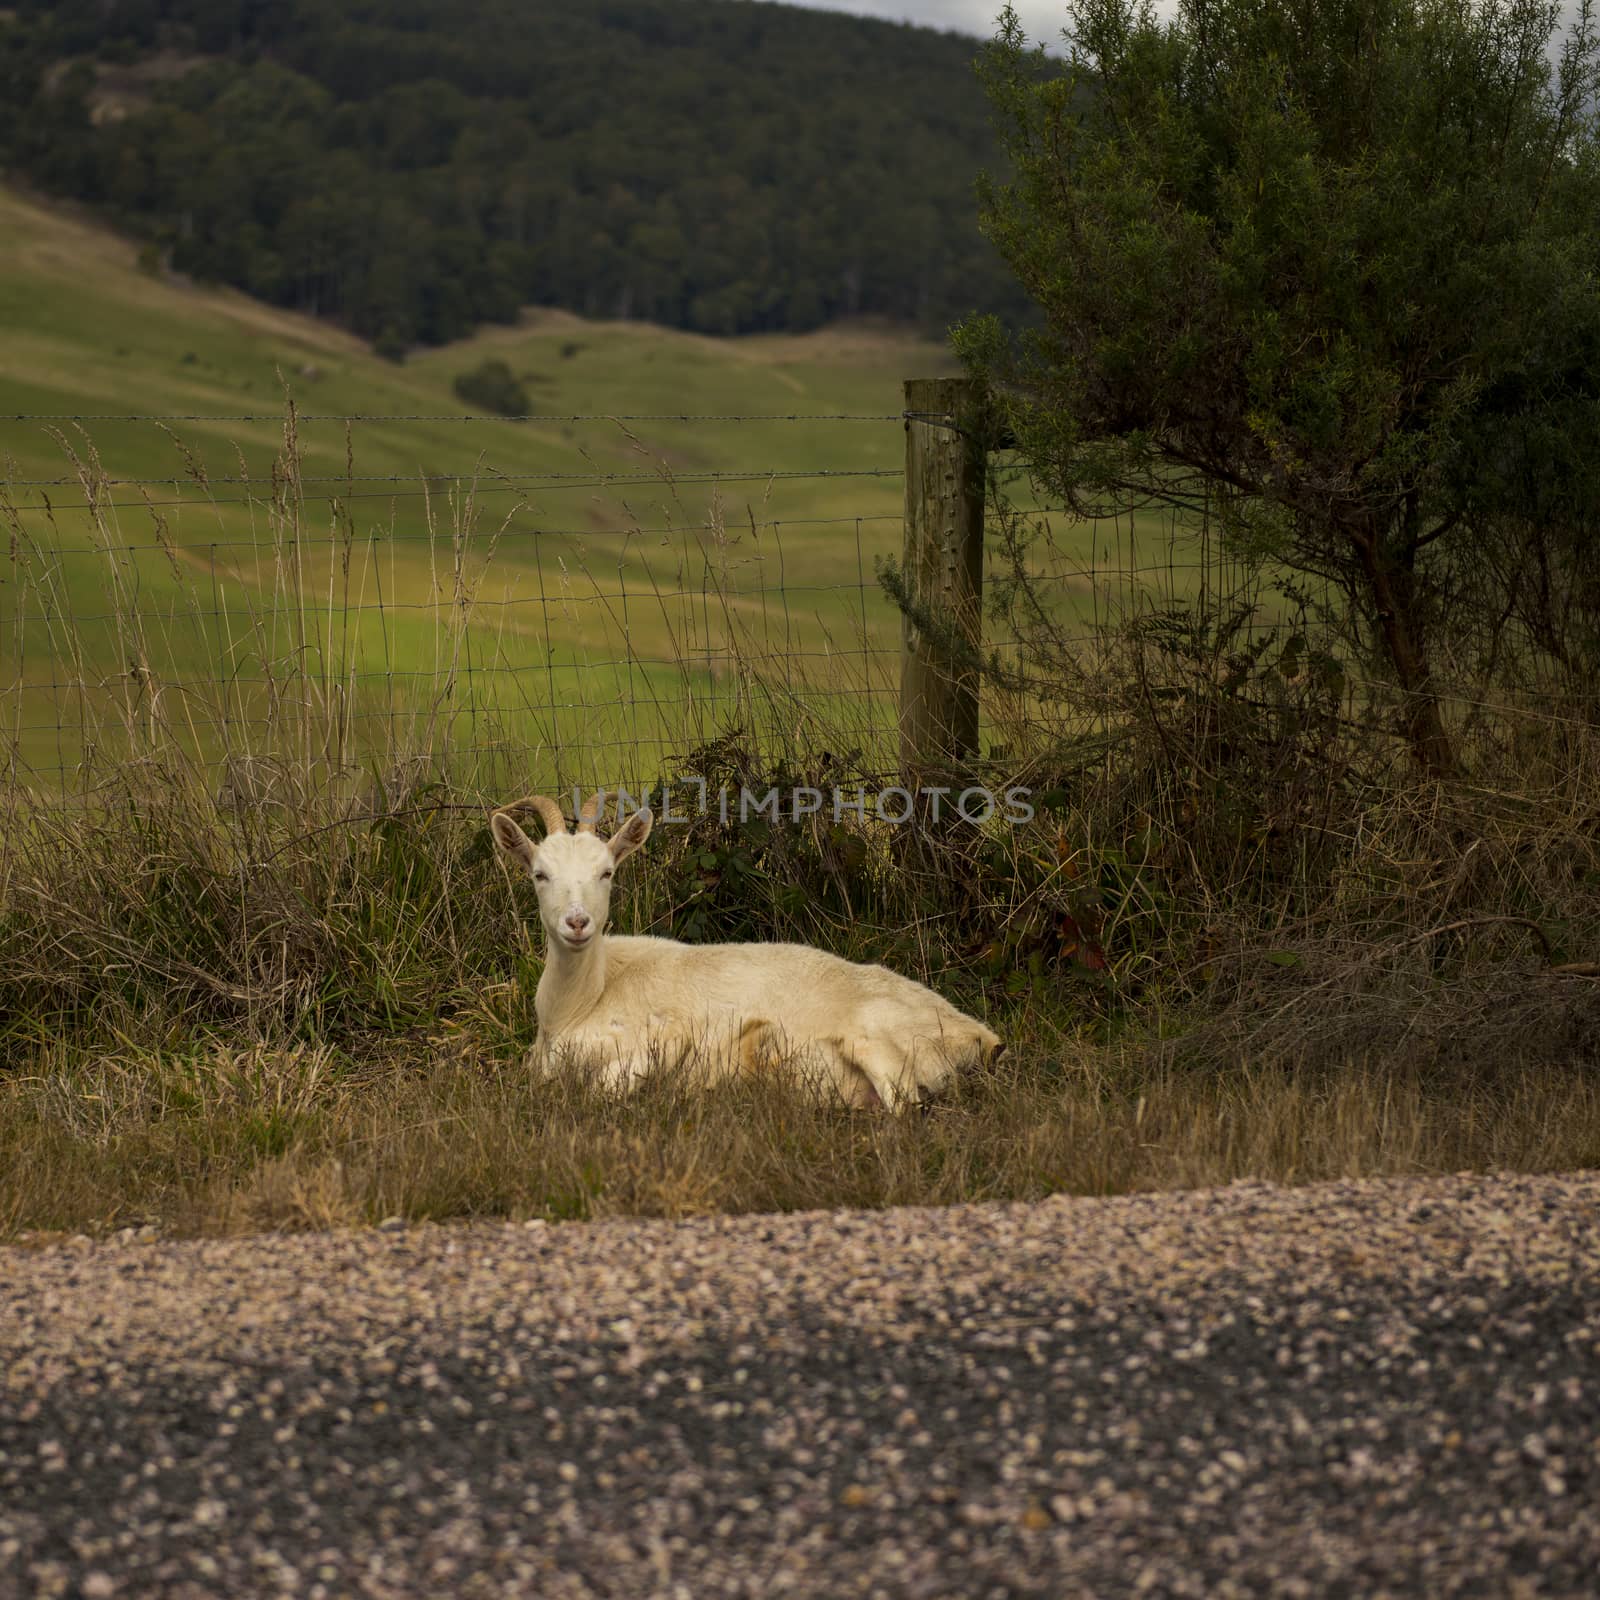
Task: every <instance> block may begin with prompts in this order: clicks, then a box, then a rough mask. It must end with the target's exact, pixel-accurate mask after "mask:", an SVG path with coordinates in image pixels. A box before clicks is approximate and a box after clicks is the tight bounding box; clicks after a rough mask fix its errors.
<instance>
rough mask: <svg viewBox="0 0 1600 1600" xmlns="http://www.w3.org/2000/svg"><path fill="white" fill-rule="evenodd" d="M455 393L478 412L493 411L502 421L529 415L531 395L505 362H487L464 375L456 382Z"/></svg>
mask: <svg viewBox="0 0 1600 1600" xmlns="http://www.w3.org/2000/svg"><path fill="white" fill-rule="evenodd" d="M455 391H456V394H457V395H458V396H459V397H460V399H461V400H462V402H463V403H464V404H466V405H469V406H471V407H472V408H473V409H474V410H475V411H492V412H493V413H494V414H495V415H496V416H500V417H521V416H526V415H527V413H528V391H527V390H526V389H524V388H523V387H522V384H521V383H520V382H519V381H518V379H517V375H516V374H515V373H514V372H513V371H512V370H511V368H510V367H508V366H507V365H506V364H505V362H503V361H498V360H492V361H483V362H480V363H479V364H478V365H477V366H476V367H474V368H473V369H472V371H471V372H463V373H462V374H461V375H460V377H458V378H457V379H456V381H455Z"/></svg>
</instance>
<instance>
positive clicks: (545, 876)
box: [533, 872, 550, 883]
mask: <svg viewBox="0 0 1600 1600" xmlns="http://www.w3.org/2000/svg"><path fill="white" fill-rule="evenodd" d="M533 881H534V882H535V883H549V881H550V874H549V873H548V872H536V873H534V875H533Z"/></svg>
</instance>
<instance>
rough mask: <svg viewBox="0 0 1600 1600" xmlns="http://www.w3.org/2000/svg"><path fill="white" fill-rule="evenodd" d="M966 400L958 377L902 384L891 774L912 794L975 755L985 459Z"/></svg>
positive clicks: (970, 397) (964, 383)
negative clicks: (902, 591) (901, 517)
mask: <svg viewBox="0 0 1600 1600" xmlns="http://www.w3.org/2000/svg"><path fill="white" fill-rule="evenodd" d="M975 394H976V386H975V385H974V384H973V382H972V380H971V379H968V378H911V379H908V380H907V381H906V386H905V397H906V515H905V561H904V565H903V568H902V576H903V578H904V581H905V586H906V599H907V601H908V602H909V606H910V609H909V610H903V611H902V613H901V619H900V643H901V653H900V770H901V774H902V777H903V779H904V782H905V784H906V787H907V788H909V789H911V790H912V791H913V792H915V788H916V784H917V783H918V781H919V780H920V778H921V777H922V776H923V775H924V774H927V773H929V772H937V771H940V770H947V769H948V768H950V767H951V766H959V765H960V764H961V763H962V762H963V761H965V760H966V759H967V758H969V757H971V756H973V755H976V754H977V750H978V673H977V671H976V663H977V660H978V657H979V654H980V651H981V646H982V639H983V491H984V472H985V461H984V448H983V444H982V441H981V440H980V439H979V438H978V437H977V436H976V435H975V434H974V433H973V432H972V431H971V429H972V409H973V401H974V398H975ZM924 621H925V622H926V624H927V626H924V625H923V624H924Z"/></svg>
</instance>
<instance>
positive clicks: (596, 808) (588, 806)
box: [578, 789, 606, 833]
mask: <svg viewBox="0 0 1600 1600" xmlns="http://www.w3.org/2000/svg"><path fill="white" fill-rule="evenodd" d="M605 804H606V792H605V790H604V789H596V790H595V792H594V793H593V794H592V795H590V796H589V798H588V799H587V800H585V801H584V802H583V810H582V811H580V812H579V813H578V832H579V833H593V832H594V829H595V824H596V823H597V822H598V821H599V820H600V813H601V812H602V811H603V810H605Z"/></svg>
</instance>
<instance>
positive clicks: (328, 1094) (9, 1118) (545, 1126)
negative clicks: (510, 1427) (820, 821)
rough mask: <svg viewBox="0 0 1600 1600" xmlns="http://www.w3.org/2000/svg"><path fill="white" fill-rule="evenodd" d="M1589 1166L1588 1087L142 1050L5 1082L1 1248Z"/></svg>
mask: <svg viewBox="0 0 1600 1600" xmlns="http://www.w3.org/2000/svg"><path fill="white" fill-rule="evenodd" d="M1597 1161H1600V1084H1597V1083H1596V1081H1595V1079H1594V1076H1593V1075H1592V1074H1591V1073H1587V1072H1584V1071H1582V1070H1578V1069H1571V1068H1568V1069H1561V1068H1553V1067H1538V1068H1533V1069H1524V1068H1521V1067H1520V1066H1519V1065H1518V1064H1516V1063H1514V1062H1508V1063H1507V1064H1506V1066H1505V1068H1504V1070H1502V1071H1500V1072H1498V1073H1494V1074H1464V1075H1457V1076H1456V1077H1455V1078H1453V1079H1444V1078H1441V1077H1439V1076H1437V1075H1434V1076H1427V1075H1423V1074H1419V1073H1415V1072H1408V1071H1404V1070H1400V1071H1396V1070H1395V1069H1393V1068H1392V1067H1387V1066H1378V1067H1373V1066H1349V1067H1346V1068H1344V1069H1342V1070H1339V1071H1337V1072H1328V1071H1312V1070H1307V1071H1304V1072H1294V1071H1288V1070H1284V1069H1281V1068H1255V1067H1237V1068H1233V1069H1230V1070H1228V1071H1224V1072H1220V1073H1214V1074H1196V1073H1193V1072H1181V1071H1173V1070H1171V1069H1167V1068H1162V1067H1159V1066H1157V1065H1155V1064H1154V1061H1153V1058H1152V1057H1151V1056H1149V1055H1148V1054H1144V1055H1139V1056H1132V1055H1129V1054H1128V1053H1126V1052H1105V1051H1093V1050H1088V1049H1082V1050H1080V1051H1078V1052H1076V1053H1075V1056H1074V1058H1073V1059H1071V1060H1070V1061H1067V1062H1063V1061H1061V1060H1060V1059H1052V1060H1050V1061H1040V1060H1037V1059H1034V1060H1023V1061H1020V1062H1018V1063H1017V1064H1015V1065H1013V1066H1012V1067H1011V1068H1010V1070H1008V1071H1007V1072H1005V1073H1003V1074H1001V1073H997V1074H996V1075H995V1076H993V1077H992V1078H989V1079H986V1080H984V1081H982V1082H978V1083H971V1084H968V1085H966V1086H964V1088H963V1089H962V1091H961V1092H960V1093H959V1094H958V1095H956V1096H955V1097H954V1098H953V1099H951V1100H950V1101H949V1102H947V1103H945V1104H942V1105H939V1106H936V1107H931V1108H928V1109H927V1110H926V1111H925V1112H924V1113H923V1114H922V1115H920V1116H911V1117H906V1118H899V1119H889V1118H885V1117H882V1116H873V1115H866V1114H852V1113H847V1112H842V1111H835V1110H831V1109H828V1108H825V1107H818V1106H816V1105H814V1104H811V1103H809V1102H808V1101H805V1100H803V1099H801V1098H799V1097H797V1096H796V1095H795V1094H793V1093H792V1092H789V1091H787V1090H785V1089H784V1088H783V1087H781V1086H780V1085H778V1084H775V1083H767V1084H745V1085H741V1086H739V1087H737V1088H736V1089H734V1090H732V1091H730V1092H729V1093H727V1094H726V1095H718V1096H715V1097H712V1096H707V1095H704V1094H701V1093H699V1092H696V1091H694V1090H692V1089H690V1088H688V1087H686V1086H685V1085H683V1084H682V1083H676V1082H673V1081H671V1080H663V1081H659V1082H652V1083H651V1084H649V1085H647V1086H646V1087H645V1088H644V1089H643V1090H642V1091H641V1092H640V1093H639V1094H638V1095H637V1096H635V1097H634V1098H633V1099H631V1100H629V1101H626V1102H623V1103H620V1104H619V1103H616V1102H608V1101H605V1100H602V1099H600V1098H598V1097H597V1096H595V1095H594V1094H593V1093H592V1092H590V1091H589V1090H588V1089H587V1088H586V1086H585V1085H583V1084H581V1083H575V1082H571V1081H565V1082H563V1081H557V1082H553V1083H543V1084H541V1083H535V1082H533V1081H532V1080H531V1079H530V1078H529V1076H528V1075H527V1073H526V1072H524V1071H523V1070H522V1068H521V1067H520V1065H518V1064H517V1063H516V1062H515V1061H507V1060H490V1059H484V1058H482V1057H478V1058H473V1057H471V1056H465V1057H464V1056H461V1055H459V1054H455V1055H451V1054H446V1053H444V1052H443V1051H441V1050H440V1049H438V1048H436V1047H430V1046H422V1047H419V1048H418V1049H416V1050H415V1051H412V1052H407V1053H406V1054H404V1055H401V1056H398V1057H397V1058H396V1059H394V1060H392V1061H390V1062H386V1063H384V1064H383V1065H381V1066H373V1067H367V1068H361V1069H358V1068H355V1067H353V1066H350V1065H349V1064H341V1063H339V1062H338V1061H337V1060H336V1059H335V1058H334V1057H333V1056H332V1055H331V1054H330V1053H329V1052H327V1051H319V1050H301V1051H289V1052H283V1051H252V1052H246V1053H230V1052H228V1051H225V1050H221V1049H218V1050H215V1051H212V1052H210V1053H207V1054H205V1055H200V1056H187V1057H185V1056H159V1057H151V1056H148V1055H144V1054H140V1055H137V1056H134V1057H130V1058H108V1059H105V1060H102V1061H100V1062H98V1063H95V1064H93V1065H82V1066H79V1067H77V1068H76V1069H73V1070H70V1071H67V1072H52V1073H48V1074H46V1075H43V1076H30V1077H28V1078H22V1079H13V1080H10V1081H8V1082H6V1083H5V1084H4V1085H3V1086H0V1224H3V1226H4V1228H5V1230H6V1231H7V1232H12V1233H14V1232H16V1231H17V1230H29V1231H36V1232H43V1233H46V1234H49V1233H54V1232H62V1231H65V1232H77V1231H86V1232H99V1231H103V1230H109V1229H115V1228H119V1227H123V1226H129V1225H136V1224H141V1225H142V1224H147V1223H154V1224H156V1225H158V1226H160V1227H161V1228H163V1229H166V1230H171V1231H174V1232H179V1233H228V1232H237V1231H244V1230H258V1229H282V1228H290V1229H299V1228H324V1227H334V1226H359V1225H363V1224H371V1223H376V1222H378V1221H381V1220H383V1219H385V1218H387V1217H391V1216H400V1217H406V1218H409V1219H412V1220H421V1219H431V1220H434V1221H446V1220H450V1219H459V1218H468V1217H494V1216H500V1217H508V1218H517V1219H520V1218H531V1217H544V1218H550V1219H569V1218H587V1217H601V1216H610V1215H618V1214H626V1215H642V1216H659V1217H685V1216H695V1215H701V1214H705V1213H711V1212H744V1211H786V1210H809V1209H827V1208H833V1207H840V1206H862V1207H874V1206H888V1205H944V1204H949V1203H951V1202H956V1201H967V1200H1028V1199H1035V1198H1038V1197H1040V1196H1042V1195H1046V1194H1050V1193H1054V1192H1057V1191H1063V1190H1065V1191H1069V1192H1078V1193H1090V1194H1117V1193H1127V1192H1132V1191H1136V1190H1147V1189H1158V1188H1184V1187H1199V1186H1208V1185H1214V1184H1225V1183H1228V1182H1230V1181H1232V1180H1234V1179H1238V1178H1254V1179H1270V1180H1274V1181H1278V1182H1284V1183H1304V1182H1312V1181H1316V1180H1318V1179H1323V1178H1336V1177H1345V1176H1374V1177H1375V1176H1401V1175H1409V1174H1425V1173H1446V1172H1455V1171H1461V1170H1466V1169H1480V1170H1485V1169H1487V1170H1492V1169H1501V1168H1511V1169H1517V1170H1534V1171H1537V1170H1552V1171H1553V1170H1566V1169H1572V1168H1577V1167H1583V1166H1589V1165H1594V1164H1595V1163H1596V1162H1597Z"/></svg>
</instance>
